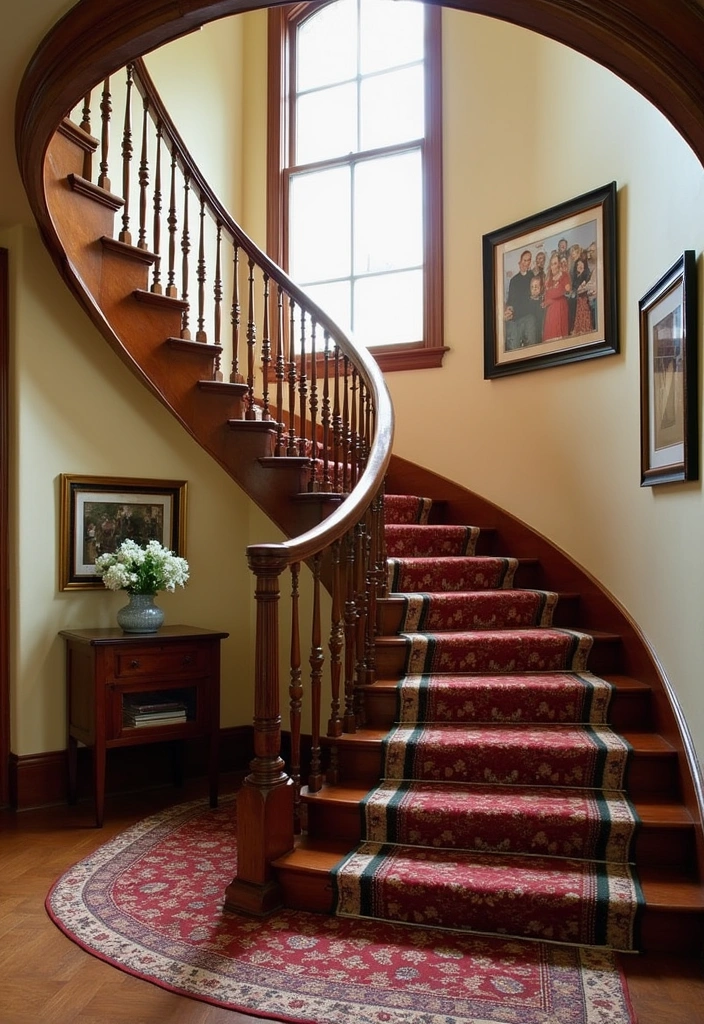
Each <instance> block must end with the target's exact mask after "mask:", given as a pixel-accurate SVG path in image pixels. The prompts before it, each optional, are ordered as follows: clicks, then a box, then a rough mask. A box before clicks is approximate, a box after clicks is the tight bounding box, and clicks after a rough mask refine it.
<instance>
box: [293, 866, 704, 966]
mask: <svg viewBox="0 0 704 1024" xmlns="http://www.w3.org/2000/svg"><path fill="white" fill-rule="evenodd" d="M277 876H278V881H279V884H280V885H281V887H282V890H283V893H284V898H285V901H286V906H287V907H288V908H289V909H290V910H309V911H313V912H315V913H320V914H329V913H331V912H332V908H333V891H332V884H331V881H330V876H329V874H328V873H327V872H324V871H321V872H320V873H315V872H305V873H303V872H298V871H291V870H288V869H286V868H279V869H278V870H277ZM702 944H704V911H692V910H678V909H660V908H658V907H653V906H649V905H646V906H645V907H644V908H643V916H642V918H641V923H640V945H639V948H640V949H641V950H642V952H644V953H655V952H666V953H675V954H681V955H685V954H692V953H693V952H698V951H699V950H701V948H702Z"/></svg>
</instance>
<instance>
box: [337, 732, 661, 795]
mask: <svg viewBox="0 0 704 1024" xmlns="http://www.w3.org/2000/svg"><path fill="white" fill-rule="evenodd" d="M337 749H338V765H339V780H338V781H339V782H340V783H345V784H347V785H355V786H356V785H360V786H366V787H367V788H369V789H371V787H372V786H374V785H376V784H377V782H378V780H379V778H380V775H381V744H379V745H378V746H373V745H369V746H367V745H365V746H360V744H358V743H355V742H352V743H345V741H344V738H343V739H342V740H341V741H340V742H338V744H337ZM626 789H627V792H628V795H629V797H630V798H631V799H632V800H633V801H635V802H637V801H639V800H640V801H643V802H644V803H645V802H648V801H649V800H663V799H672V800H677V799H678V796H677V794H678V780H677V759H676V756H675V754H674V752H673V754H672V755H671V756H663V755H657V756H656V755H652V754H650V753H649V752H648V751H640V750H634V751H633V753H632V754H631V759H630V762H629V765H628V768H627V775H626Z"/></svg>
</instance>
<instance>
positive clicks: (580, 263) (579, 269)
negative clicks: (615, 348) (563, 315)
mask: <svg viewBox="0 0 704 1024" xmlns="http://www.w3.org/2000/svg"><path fill="white" fill-rule="evenodd" d="M589 276H590V274H589V267H588V266H587V256H586V253H582V255H581V256H579V257H578V258H577V261H576V262H575V265H574V267H573V269H572V294H573V295H574V303H575V310H574V322H573V324H572V330H571V331H570V334H589V332H590V331H592V330H594V328H593V326H592V311H591V309H590V308H589V299H588V298H587V286H588V284H589Z"/></svg>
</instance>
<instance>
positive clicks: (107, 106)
mask: <svg viewBox="0 0 704 1024" xmlns="http://www.w3.org/2000/svg"><path fill="white" fill-rule="evenodd" d="M111 116H112V99H111V96H110V79H109V78H106V79H105V81H104V82H103V93H102V97H101V100H100V125H101V129H100V174H99V175H98V185H99V186H100V188H104V189H106V191H108V192H109V191H110V188H111V184H110V177H109V164H108V160H109V157H108V152H109V149H110V118H111Z"/></svg>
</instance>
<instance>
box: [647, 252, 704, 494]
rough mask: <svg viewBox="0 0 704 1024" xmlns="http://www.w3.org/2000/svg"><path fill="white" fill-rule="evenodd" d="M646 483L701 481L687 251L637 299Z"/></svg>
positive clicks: (693, 267)
mask: <svg viewBox="0 0 704 1024" xmlns="http://www.w3.org/2000/svg"><path fill="white" fill-rule="evenodd" d="M638 310H639V314H640V438H641V443H640V449H641V474H640V482H641V487H648V486H650V485H652V484H666V483H673V482H676V481H680V480H698V479H699V435H698V429H697V421H698V408H697V406H698V399H697V394H698V388H697V261H696V256H695V253H694V250H693V249H687V250H686V251H685V252H683V253H682V255H681V256H680V258H679V259H678V260H677V262H676V263H675V264H674V265H673V266H672V267H670V269H669V270H668V271H667V273H666V274H664V275H663V276H662V277H661V278H660V280H659V281H658V282H657V284H655V285H653V287H652V288H651V289H650V290H649V291H648V292H647V294H646V295H644V296H643V298H642V299H641V300H640V302H639V303H638Z"/></svg>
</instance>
